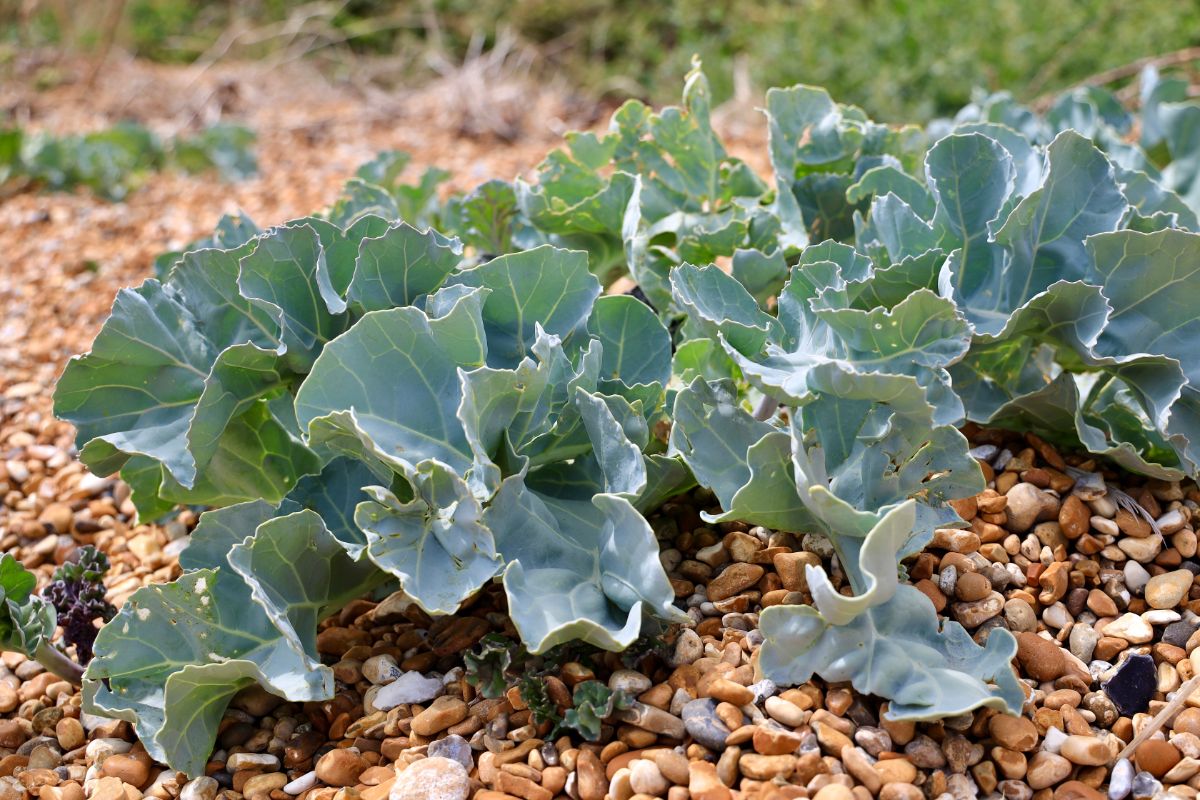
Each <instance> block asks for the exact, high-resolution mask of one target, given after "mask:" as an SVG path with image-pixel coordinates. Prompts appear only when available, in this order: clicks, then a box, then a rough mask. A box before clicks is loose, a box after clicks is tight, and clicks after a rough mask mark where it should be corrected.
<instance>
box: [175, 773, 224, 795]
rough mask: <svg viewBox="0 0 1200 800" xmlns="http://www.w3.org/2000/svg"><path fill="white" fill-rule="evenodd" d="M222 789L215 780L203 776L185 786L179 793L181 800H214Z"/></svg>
mask: <svg viewBox="0 0 1200 800" xmlns="http://www.w3.org/2000/svg"><path fill="white" fill-rule="evenodd" d="M220 788H221V785H220V784H218V783H217V781H216V779H215V778H210V777H208V776H207V775H203V776H201V777H199V778H193V779H192V780H190V781H188V782H187V783H185V784H184V785H183V789H181V790H180V792H179V800H213V798H215V797H216V796H217V792H218V791H219V790H220Z"/></svg>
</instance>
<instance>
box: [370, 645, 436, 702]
mask: <svg viewBox="0 0 1200 800" xmlns="http://www.w3.org/2000/svg"><path fill="white" fill-rule="evenodd" d="M362 674H363V677H364V678H366V679H367V680H369V681H370V682H371V683H373V684H375V685H377V686H378V685H380V684H384V683H391V682H392V681H394V680H396V679H397V678H399V677H400V676H401V675H402V674H404V673H403V670H401V669H400V667H398V666H397V665H396V659H394V658H392V657H391V656H390V655H387V654H386V653H385V654H383V655H378V656H371V657H370V658H368V659H367V660H366V661H364V662H363V665H362ZM408 702H410V703H419V702H422V701H420V700H409V701H408Z"/></svg>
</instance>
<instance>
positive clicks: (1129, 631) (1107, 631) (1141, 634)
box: [1103, 613, 1154, 644]
mask: <svg viewBox="0 0 1200 800" xmlns="http://www.w3.org/2000/svg"><path fill="white" fill-rule="evenodd" d="M1103 633H1104V635H1105V636H1116V637H1117V638H1120V639H1124V640H1125V641H1127V642H1130V643H1132V644H1145V643H1146V642H1148V641H1150V640H1151V639H1153V638H1154V628H1152V627H1150V623H1148V622H1146V620H1144V619H1142V618H1141V616H1139V615H1138V614H1133V613H1125V614H1122V615H1121V616H1119V617H1117V618H1116V619H1114V620H1113V621H1112V622H1110V623H1108V624H1107V625H1105V626H1104V631H1103Z"/></svg>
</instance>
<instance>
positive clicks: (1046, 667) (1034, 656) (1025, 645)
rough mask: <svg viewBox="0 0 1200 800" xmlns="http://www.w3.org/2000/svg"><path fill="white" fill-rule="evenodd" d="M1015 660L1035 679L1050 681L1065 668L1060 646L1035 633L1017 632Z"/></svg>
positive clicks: (1058, 675) (1065, 664)
mask: <svg viewBox="0 0 1200 800" xmlns="http://www.w3.org/2000/svg"><path fill="white" fill-rule="evenodd" d="M1016 636H1017V660H1018V661H1019V662H1020V663H1021V668H1022V670H1023V671H1024V673H1025V674H1026V675H1028V676H1029V677H1031V678H1033V679H1034V680H1036V681H1052V680H1054V679H1055V678H1058V677H1060V676H1061V675H1062V674H1063V673H1064V672H1066V669H1067V659H1066V656H1065V655H1063V651H1062V648H1061V647H1059V646H1058V645H1057V644H1055V643H1054V642H1052V641H1050V640H1048V639H1043V638H1042V637H1041V636H1038V635H1037V634H1036V633H1029V632H1027V631H1021V632H1018V633H1017V635H1016Z"/></svg>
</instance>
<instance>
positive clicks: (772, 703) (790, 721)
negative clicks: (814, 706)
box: [765, 697, 805, 728]
mask: <svg viewBox="0 0 1200 800" xmlns="http://www.w3.org/2000/svg"><path fill="white" fill-rule="evenodd" d="M765 707H766V710H767V713H768V714H770V715H771V717H772V718H773V719H775V720H777V721H778V722H782V723H783V724H784V725H790V726H792V727H793V728H798V727H800V726H801V725H803V724H804V721H805V715H804V709H802V708H800V706H798V705H796V704H795V703H793V702H791V701H790V700H784V699H783V698H782V697H768V698H767V702H766V703H765Z"/></svg>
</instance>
